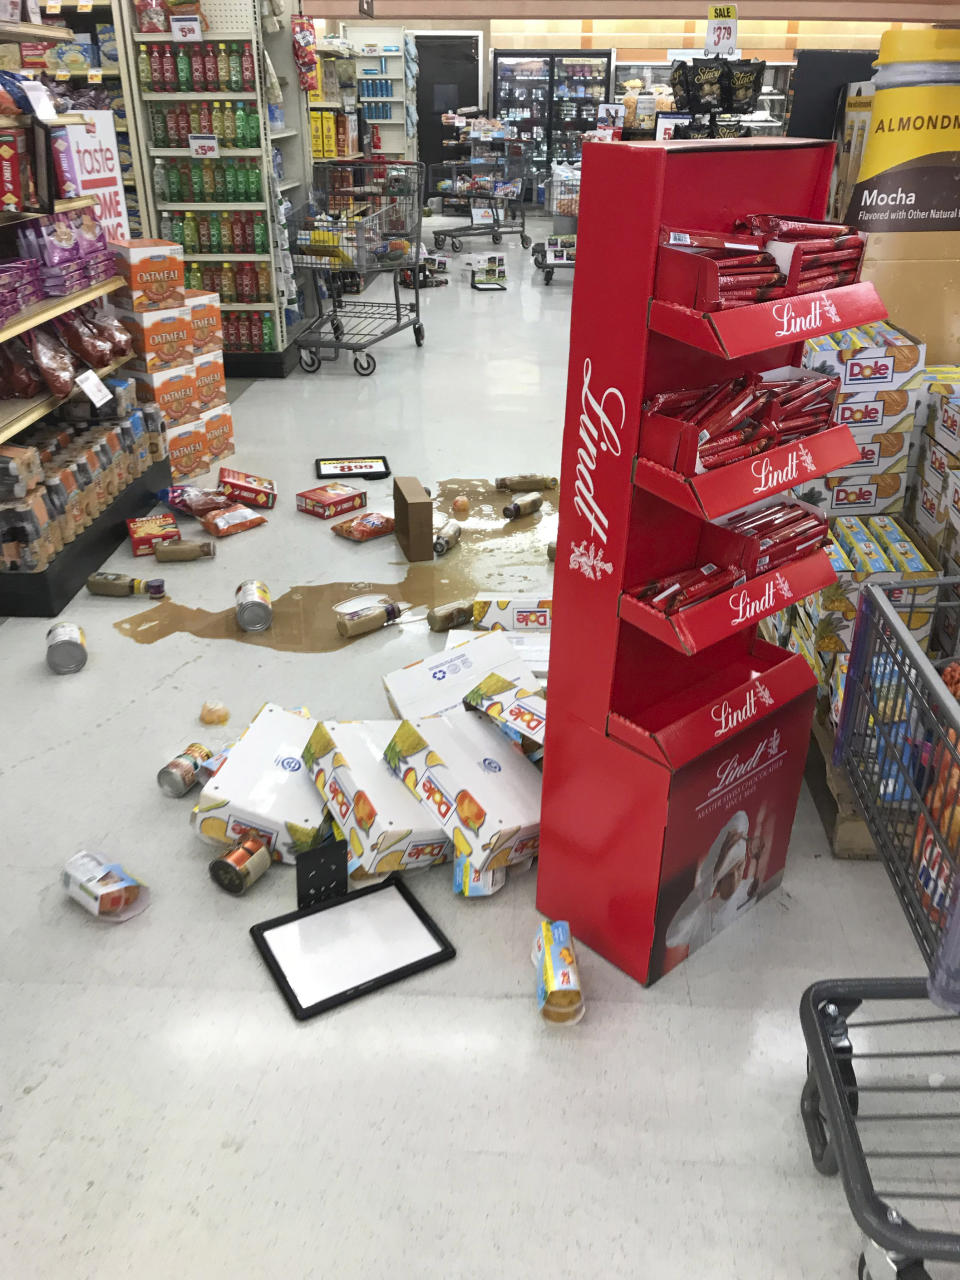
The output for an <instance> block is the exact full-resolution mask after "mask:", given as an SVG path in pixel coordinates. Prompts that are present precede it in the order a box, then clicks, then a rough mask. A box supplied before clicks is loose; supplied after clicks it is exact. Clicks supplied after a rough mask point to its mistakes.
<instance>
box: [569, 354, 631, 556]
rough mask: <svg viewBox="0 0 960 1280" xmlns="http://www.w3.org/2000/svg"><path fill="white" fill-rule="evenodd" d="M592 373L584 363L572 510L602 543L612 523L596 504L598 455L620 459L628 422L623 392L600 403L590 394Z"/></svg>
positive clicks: (613, 390)
mask: <svg viewBox="0 0 960 1280" xmlns="http://www.w3.org/2000/svg"><path fill="white" fill-rule="evenodd" d="M592 371H593V366H592V364H591V362H590V361H589V360H584V362H583V386H582V388H581V390H580V447H579V448H578V449H577V470H576V476H577V478H576V481H575V483H574V486H573V488H574V493H575V494H576V497H575V498H574V500H573V506H574V509H575V510H576V511H579V513H580V514H581V515H582V516H583V518H584V519H585V520H586V522H587V523H588V524H589V526H590V529H591V531H592V532H593V533H594V534H595V535H596V536H597V537H598V538H599V539H600V541H601V542H606V540H607V528H608V526H609V523H610V522H609V520H608V519H607V516H606V513H605V512H604V510H603V508H602V507H601V505H600V503H599V502H598V501H597V496H596V491H595V487H594V475H595V472H596V469H597V455H598V452H599V453H609V454H610V455H611V456H612V457H614V458H619V457H620V432H621V431H622V430H623V424H624V423H625V422H626V419H627V405H626V401H625V400H624V398H623V394H622V392H620V391H618V390H617V389H616V387H608V388H607V390H606V391H604V393H603V395H602V396H601V397H600V399H599V400H598V399H597V397H596V396H595V395H594V394H593V392H592V391H591V390H590V375H591V373H592Z"/></svg>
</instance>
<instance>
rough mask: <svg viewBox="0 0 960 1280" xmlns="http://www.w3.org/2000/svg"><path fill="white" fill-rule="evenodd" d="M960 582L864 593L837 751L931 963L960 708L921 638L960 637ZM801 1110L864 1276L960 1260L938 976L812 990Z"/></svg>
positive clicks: (805, 1015)
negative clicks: (835, 1178)
mask: <svg viewBox="0 0 960 1280" xmlns="http://www.w3.org/2000/svg"><path fill="white" fill-rule="evenodd" d="M958 624H960V578H951V579H937V580H933V581H930V580H928V581H924V582H915V583H907V584H903V585H901V586H899V587H895V588H886V589H883V588H878V587H874V586H868V587H867V588H865V590H864V591H863V592H862V594H861V597H860V606H859V612H858V617H857V626H856V630H855V633H854V639H853V647H852V651H851V654H850V660H849V668H848V671H847V677H846V687H845V691H844V699H843V708H842V711H841V717H840V727H839V730H838V734H837V745H836V750H835V754H834V761H835V763H837V764H842V765H843V766H844V767H845V769H846V771H847V773H848V775H849V777H850V783H851V786H852V788H853V791H854V794H855V796H856V798H857V802H858V805H859V807H860V808H861V810H862V812H863V816H864V819H865V821H866V823H867V825H868V827H869V829H870V832H871V834H872V836H873V839H874V842H875V843H876V846H877V849H878V851H879V853H880V856H881V858H882V859H883V864H884V866H885V868H886V871H887V874H888V876H889V878H890V882H891V884H892V885H893V889H894V892H895V893H896V895H897V898H898V899H899V901H900V903H901V906H902V907H903V909H904V912H905V914H906V917H907V920H908V921H909V924H910V927H911V929H912V931H913V934H914V937H915V939H916V941H917V943H918V945H919V947H920V951H921V954H922V955H923V957H924V959H925V961H926V963H927V965H928V966H929V967H932V966H933V965H934V963H935V960H936V955H937V950H938V947H939V943H940V938H941V934H942V932H943V930H944V928H945V925H946V918H947V912H948V909H949V907H950V904H951V903H952V901H953V898H954V895H955V892H956V889H960V881H958V882H957V884H956V886H955V885H954V873H955V869H956V863H957V856H958V853H957V849H958V839H957V833H958V830H960V810H958V797H960V704H958V703H957V701H956V700H955V699H954V697H953V695H952V694H951V692H950V691H949V690H948V688H947V687H946V685H945V684H944V682H943V680H942V679H941V677H940V675H939V674H938V670H937V668H938V667H941V668H942V667H944V666H946V664H947V663H948V662H949V661H950V659H948V658H942V659H931V658H930V657H928V656H927V654H926V653H924V652H923V651H922V650H921V648H920V646H919V644H918V643H917V641H916V639H915V638H914V635H915V633H917V632H918V631H919V633H920V634H924V633H930V634H931V641H930V643H931V645H933V644H936V642H937V640H938V639H939V640H940V642H941V643H943V642H944V641H945V640H946V641H947V642H948V643H949V647H948V648H947V649H946V651H947V652H951V653H952V652H953V642H954V641H955V638H956V631H957V627H958ZM800 1021H801V1025H802V1027H803V1034H804V1038H805V1040H806V1044H807V1052H808V1059H807V1063H808V1072H807V1081H806V1084H805V1085H804V1088H803V1092H802V1094H801V1100H800V1113H801V1116H802V1119H803V1123H804V1127H805V1129H806V1133H807V1139H808V1142H809V1145H810V1152H811V1155H812V1157H813V1162H814V1165H815V1167H816V1168H817V1169H818V1170H819V1172H821V1173H823V1174H835V1173H837V1172H838V1171H839V1172H840V1175H841V1177H842V1179H843V1185H844V1190H845V1192H846V1195H847V1200H848V1202H849V1204H850V1208H851V1211H852V1213H853V1216H854V1218H855V1219H856V1221H857V1224H858V1225H859V1227H860V1228H861V1230H862V1231H863V1234H864V1251H863V1253H862V1254H861V1256H860V1262H859V1271H858V1275H859V1276H860V1280H865V1278H866V1277H869V1278H870V1280H888V1278H892V1277H900V1280H924V1278H927V1280H929V1274H928V1272H927V1271H926V1269H925V1267H924V1262H925V1261H938V1262H955V1263H960V1142H958V1144H957V1147H953V1145H952V1144H953V1142H954V1141H956V1140H957V1136H958V1132H960V1129H958V1123H957V1122H958V1121H960V1097H958V1095H960V1019H958V1018H957V1017H956V1015H955V1014H953V1013H944V1012H943V1011H942V1010H941V1009H939V1008H938V1007H937V1006H936V1005H935V1004H933V1003H932V1002H931V1001H930V999H929V998H928V995H927V982H926V979H924V978H919V979H918V978H867V979H860V978H858V979H836V980H829V981H824V982H817V983H815V984H814V985H813V986H811V987H810V988H809V989H808V990H807V991H806V992H805V993H804V995H803V999H802V1001H801V1005H800Z"/></svg>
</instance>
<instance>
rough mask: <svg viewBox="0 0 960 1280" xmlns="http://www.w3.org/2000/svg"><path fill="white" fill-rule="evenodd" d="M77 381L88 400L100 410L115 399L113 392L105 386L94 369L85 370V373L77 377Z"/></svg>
mask: <svg viewBox="0 0 960 1280" xmlns="http://www.w3.org/2000/svg"><path fill="white" fill-rule="evenodd" d="M75 381H76V384H77V386H78V387H79V388H80V390H81V391H82V392H83V394H84V395H85V396H86V397H87V399H88V400H90V401H91V403H93V404H94V405H96V407H97V408H98V409H99V408H100V406H101V405H102V404H106V403H107V401H108V400H111V399H112V398H113V392H112V391H111V390H110V389H109V387H106V386H105V385H104V384H103V382H102V381H101V380H100V378H98V377H97V375H96V374H95V373H94V371H93V370H92V369H84V371H83V373H80V374H78V375H77V377H76V379H75Z"/></svg>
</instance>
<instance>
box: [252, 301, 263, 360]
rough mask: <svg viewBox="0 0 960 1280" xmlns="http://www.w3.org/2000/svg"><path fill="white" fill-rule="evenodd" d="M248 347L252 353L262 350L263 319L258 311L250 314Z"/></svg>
mask: <svg viewBox="0 0 960 1280" xmlns="http://www.w3.org/2000/svg"><path fill="white" fill-rule="evenodd" d="M250 346H251V347H252V348H253V350H254V351H262V350H263V317H262V316H261V314H260V312H259V311H251V312H250Z"/></svg>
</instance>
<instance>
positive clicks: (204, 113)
mask: <svg viewBox="0 0 960 1280" xmlns="http://www.w3.org/2000/svg"><path fill="white" fill-rule="evenodd" d="M199 115H200V132H201V133H213V122H212V119H211V114H210V103H209V102H208V101H207V100H206V98H204V100H203V101H202V102H201V103H200V112H199Z"/></svg>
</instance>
